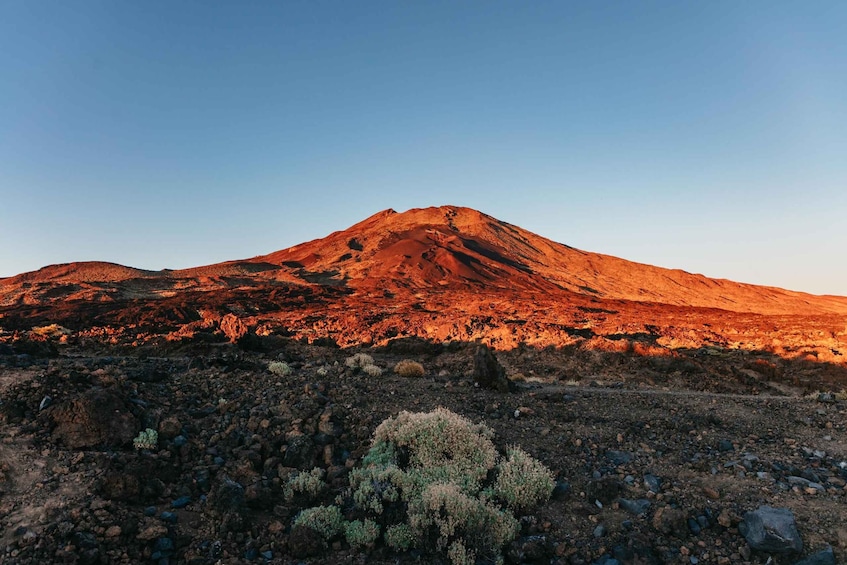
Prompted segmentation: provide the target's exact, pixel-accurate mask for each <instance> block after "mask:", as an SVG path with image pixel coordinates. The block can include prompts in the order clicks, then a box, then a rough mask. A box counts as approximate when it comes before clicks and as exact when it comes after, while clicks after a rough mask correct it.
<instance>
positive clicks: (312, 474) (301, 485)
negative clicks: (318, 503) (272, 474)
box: [283, 467, 326, 501]
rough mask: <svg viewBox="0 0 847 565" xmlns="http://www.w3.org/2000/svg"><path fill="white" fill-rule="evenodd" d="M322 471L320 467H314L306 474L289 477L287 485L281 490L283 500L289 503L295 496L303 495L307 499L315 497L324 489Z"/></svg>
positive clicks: (300, 473) (301, 473) (302, 472)
mask: <svg viewBox="0 0 847 565" xmlns="http://www.w3.org/2000/svg"><path fill="white" fill-rule="evenodd" d="M323 478H324V470H323V469H321V468H320V467H315V468H314V469H312V470H311V471H309V472H308V473H307V472H305V471H301V472H299V473H295V474H293V475H291V477H290V478H289V479H288V483H287V484H286V485H285V488H284V489H283V495H284V496H285V499H286V500H288V501H290V500H291V499H292V498H294V496H295V495H298V494H303V495H306V496H308V497H309V498H315V497H317V496H318V495H319V494H320V493H321V491H323V490H324V488H325V487H326V483H324V480H323Z"/></svg>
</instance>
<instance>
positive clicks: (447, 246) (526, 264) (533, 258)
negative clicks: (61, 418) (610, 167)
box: [251, 206, 847, 314]
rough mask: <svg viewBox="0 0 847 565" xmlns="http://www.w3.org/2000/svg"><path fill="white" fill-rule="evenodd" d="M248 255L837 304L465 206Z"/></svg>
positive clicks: (383, 280) (327, 271)
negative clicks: (600, 245) (621, 251)
mask: <svg viewBox="0 0 847 565" xmlns="http://www.w3.org/2000/svg"><path fill="white" fill-rule="evenodd" d="M251 261H257V262H262V263H271V264H279V265H282V266H286V267H289V268H294V269H299V270H301V271H300V272H302V273H304V274H306V273H312V275H313V276H316V275H317V274H318V273H320V274H322V275H324V280H331V279H333V278H334V279H335V280H337V281H345V283H344V284H347V285H349V286H351V287H355V288H387V289H391V290H397V289H398V288H407V289H427V288H439V287H441V288H445V289H446V288H451V289H471V288H483V287H484V288H487V289H496V288H502V289H510V290H532V291H540V292H560V291H567V292H570V293H575V294H580V295H586V296H590V297H594V298H599V299H614V300H635V301H640V302H656V303H661V304H670V305H676V306H695V307H705V308H720V309H724V310H731V311H735V312H757V313H765V314H778V313H779V314H787V313H801V314H808V313H810V312H830V313H847V298H839V297H820V296H813V295H809V294H805V293H801V292H794V291H788V290H783V289H779V288H772V287H765V286H758V285H751V284H743V283H736V282H732V281H729V280H724V279H712V278H709V277H705V276H703V275H695V274H691V273H688V272H685V271H681V270H678V269H674V270H672V269H665V268H661V267H654V266H650V265H645V264H641V263H634V262H632V261H626V260H624V259H619V258H617V257H612V256H609V255H602V254H599V253H590V252H587V251H581V250H579V249H575V248H573V247H569V246H567V245H563V244H561V243H556V242H554V241H551V240H549V239H547V238H545V237H541V236H539V235H536V234H534V233H532V232H529V231H527V230H524V229H522V228H519V227H517V226H514V225H512V224H509V223H507V222H503V221H501V220H498V219H496V218H493V217H491V216H489V215H487V214H483V213H482V212H479V211H477V210H473V209H471V208H462V207H458V206H440V207H432V208H416V209H412V210H409V211H407V212H403V213H397V212H395V211H394V210H390V209H389V210H383V211H382V212H379V213H377V214H374V215H373V216H371V217H369V218H367V219H366V220H364V221H362V222H359V223H358V224H355V225H354V226H351V227H349V228H347V229H346V230H344V231H339V232H335V233H333V234H331V235H329V236H327V237H325V238H322V239H317V240H314V241H310V242H308V243H303V244H301V245H297V246H294V247H291V248H289V249H284V250H282V251H277V252H275V253H271V254H270V255H265V256H262V257H257V258H255V259H252V260H251Z"/></svg>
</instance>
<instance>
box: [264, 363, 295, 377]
mask: <svg viewBox="0 0 847 565" xmlns="http://www.w3.org/2000/svg"><path fill="white" fill-rule="evenodd" d="M268 371H270V372H271V373H273V374H274V375H276V376H278V377H287V376H288V375H290V374H291V367H290V366H289V365H288V363H286V362H285V361H271V362H270V363H269V364H268Z"/></svg>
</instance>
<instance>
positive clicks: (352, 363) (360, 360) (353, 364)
mask: <svg viewBox="0 0 847 565" xmlns="http://www.w3.org/2000/svg"><path fill="white" fill-rule="evenodd" d="M344 364H345V365H347V366H348V367H350V368H351V369H362V368H364V367H366V366H367V365H373V364H374V358H373V357H371V356H370V355H368V354H367V353H356V354H355V355H353V356H352V357H348V358H347V359H346V360H345V361H344Z"/></svg>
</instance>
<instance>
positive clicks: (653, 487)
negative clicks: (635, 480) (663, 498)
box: [644, 473, 662, 494]
mask: <svg viewBox="0 0 847 565" xmlns="http://www.w3.org/2000/svg"><path fill="white" fill-rule="evenodd" d="M644 486H645V487H646V488H647V490H649V491H650V492H654V493H656V494H659V493H660V492H661V491H662V479H660V478H659V477H657V476H656V475H652V474H650V473H647V474H646V475H644Z"/></svg>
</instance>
